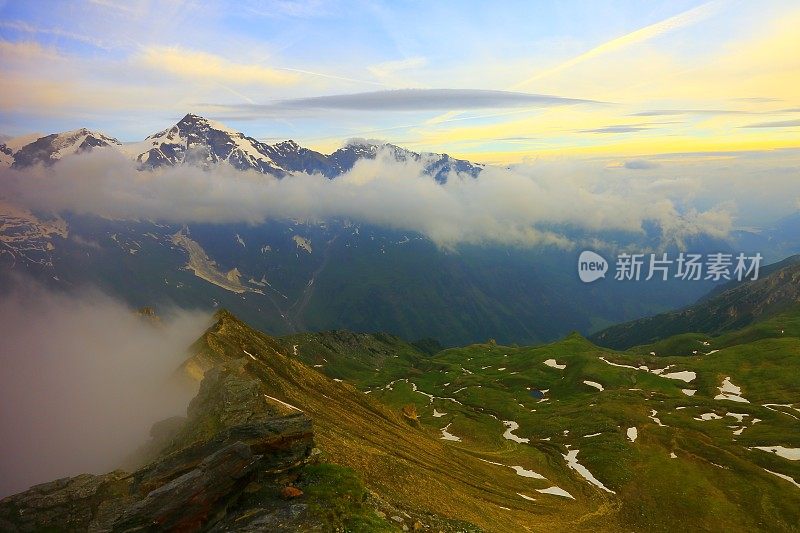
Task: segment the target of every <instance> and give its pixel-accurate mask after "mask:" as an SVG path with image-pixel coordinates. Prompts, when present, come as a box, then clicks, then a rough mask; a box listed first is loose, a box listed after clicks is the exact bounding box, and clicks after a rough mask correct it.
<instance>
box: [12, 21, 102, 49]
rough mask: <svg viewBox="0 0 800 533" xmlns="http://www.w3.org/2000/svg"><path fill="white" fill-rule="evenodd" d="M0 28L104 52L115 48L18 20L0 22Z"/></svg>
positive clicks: (75, 34) (53, 28)
mask: <svg viewBox="0 0 800 533" xmlns="http://www.w3.org/2000/svg"><path fill="white" fill-rule="evenodd" d="M0 28H5V29H8V30H14V31H18V32H20V33H27V34H31V35H35V34H42V35H53V36H55V37H61V38H64V39H69V40H71V41H76V42H79V43H83V44H88V45H91V46H94V47H96V48H101V49H104V50H110V49H112V48H114V47H115V46H117V44H116V43H112V42H111V41H107V40H105V39H100V38H97V37H94V36H91V35H84V34H81V33H76V32H73V31H69V30H65V29H62V28H55V27H51V28H45V27H42V26H34V25H32V24H28V23H27V22H22V21H19V20H3V21H0Z"/></svg>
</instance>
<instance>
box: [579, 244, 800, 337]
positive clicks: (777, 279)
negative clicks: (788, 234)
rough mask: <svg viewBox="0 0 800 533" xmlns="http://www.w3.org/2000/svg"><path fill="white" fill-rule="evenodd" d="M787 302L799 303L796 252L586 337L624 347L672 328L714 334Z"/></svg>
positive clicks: (784, 307)
mask: <svg viewBox="0 0 800 533" xmlns="http://www.w3.org/2000/svg"><path fill="white" fill-rule="evenodd" d="M763 274H766V275H763ZM793 306H800V255H794V256H791V257H788V258H786V259H784V260H783V261H780V262H778V263H775V264H773V265H768V266H767V267H765V268H764V269H763V270H762V276H760V277H759V279H757V280H752V281H745V282H729V283H727V284H725V285H722V286H720V287H716V288H714V289H712V291H711V292H709V293H708V294H707V295H705V296H703V297H701V298H700V299H699V300H698V301H697V302H695V303H694V304H692V305H690V306H688V307H685V308H683V309H679V310H677V311H670V312H667V313H661V314H658V315H654V316H650V317H645V318H641V319H638V320H633V321H630V322H626V323H623V324H617V325H614V326H611V327H610V328H607V329H604V330H602V331H600V332H597V333H595V334H594V335H592V336H591V337H590V339H591V340H592V341H593V342H596V343H597V344H600V345H602V346H608V347H610V348H615V349H627V348H631V347H633V346H635V345H648V344H651V343H655V342H657V341H659V340H662V339H664V338H666V337H670V336H672V335H676V334H678V333H702V334H706V335H719V334H721V333H724V332H726V331H731V330H734V329H740V328H743V327H745V326H748V325H750V324H753V323H755V322H758V321H760V320H763V319H766V318H769V317H771V316H773V315H775V314H777V313H780V312H782V311H785V310H787V309H790V308H792V307H793Z"/></svg>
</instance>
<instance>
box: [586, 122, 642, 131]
mask: <svg viewBox="0 0 800 533" xmlns="http://www.w3.org/2000/svg"><path fill="white" fill-rule="evenodd" d="M649 129H652V128H650V127H649V126H640V125H635V124H618V125H616V126H605V127H602V128H595V129H590V130H580V132H581V133H634V132H637V131H644V130H649Z"/></svg>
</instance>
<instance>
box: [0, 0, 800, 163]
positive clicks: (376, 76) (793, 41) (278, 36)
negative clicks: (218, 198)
mask: <svg viewBox="0 0 800 533" xmlns="http://www.w3.org/2000/svg"><path fill="white" fill-rule="evenodd" d="M798 23H800V5H798V4H797V3H796V2H791V1H768V2H746V1H743V0H713V1H711V2H697V1H671V2H621V1H581V2H563V1H561V2H545V1H539V2H500V3H491V4H490V3H486V2H391V3H390V2H318V1H279V2H230V3H228V2H191V1H186V2H181V1H174V2H165V1H161V2H149V1H141V2H136V1H132V2H122V1H118V0H94V1H83V2H46V1H40V2H12V1H7V2H0V65H1V66H0V68H2V71H3V74H4V75H3V77H2V80H0V132H3V133H7V134H11V135H18V134H23V133H26V132H31V131H38V132H43V133H48V132H52V131H61V130H68V129H75V128H77V127H81V126H87V127H90V128H95V129H100V130H102V131H104V132H106V133H108V134H110V135H112V136H115V137H118V138H119V139H121V140H123V141H132V140H140V139H142V138H143V137H144V136H146V135H148V134H150V133H152V132H154V131H156V130H159V129H163V128H166V127H167V126H169V125H170V124H172V123H174V122H175V121H176V120H178V119H179V118H180V117H181V116H182V115H184V114H185V113H187V112H190V111H191V112H195V113H198V114H202V115H204V116H208V117H209V118H215V119H217V120H221V121H223V122H225V123H227V124H229V125H230V126H232V127H234V128H236V129H239V130H242V131H244V132H246V133H248V134H249V135H252V136H255V137H257V138H260V139H267V140H276V139H286V138H293V139H295V140H297V141H299V142H301V143H303V144H305V145H308V146H312V147H315V148H318V149H320V150H322V151H330V150H332V149H335V148H336V147H337V146H338V145H339V144H341V142H342V141H343V140H345V139H347V138H351V137H374V138H381V139H385V140H388V141H391V142H395V143H397V144H402V145H406V146H408V147H410V148H413V149H419V150H431V151H447V152H449V153H453V154H456V155H462V156H465V157H470V158H472V159H476V160H482V161H489V162H514V161H520V160H525V159H529V158H538V157H599V156H602V157H612V156H652V155H654V154H655V155H659V154H660V155H662V156H663V155H664V154H672V153H685V152H696V153H704V152H710V151H729V152H737V151H740V152H741V151H753V150H775V149H783V148H794V147H797V146H798V145H800V134H799V133H798V130H800V128H799V127H797V126H796V124H797V122H796V121H797V119H800V60H799V59H798V57H797V55H798V54H797V53H796V50H798V49H800V37H798V36H797V35H798V32H797V31H796V27H797V24H798ZM408 89H415V90H417V92H415V93H414V94H413V95H412V96H409V94H408V91H399V92H398V91H397V90H408ZM441 89H446V90H447V91H448V92H445V93H441V92H439V93H436V92H426V91H429V90H441ZM480 90H483V91H493V92H491V93H482V95H481V96H480V98H478V99H477V101H476V100H475V98H473V97H474V95H475V93H474V92H470V91H480ZM361 93H372V94H370V95H367V96H360V94H361ZM542 94H544V95H549V96H552V97H554V98H553V99H551V100H546V99H538V100H537V99H536V98H528V99H527V100H526V98H527V97H529V96H530V95H542ZM333 95H346V97H345V98H346V101H347V102H350V103H348V104H347V106H345V107H342V105H341V101H342V99H341V97H340V98H339V99H338V100H332V99H325V98H322V99H320V98H318V97H329V96H333ZM576 99H577V100H580V102H577V103H576V102H575V101H574V100H576ZM366 102H371V104H369V105H367V104H366ZM360 103H363V104H360ZM754 125H758V126H759V127H757V128H756V127H749V126H754Z"/></svg>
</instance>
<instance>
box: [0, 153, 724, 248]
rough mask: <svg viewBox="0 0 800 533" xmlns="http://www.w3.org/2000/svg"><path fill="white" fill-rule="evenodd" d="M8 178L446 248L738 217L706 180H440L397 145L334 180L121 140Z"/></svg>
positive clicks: (568, 170) (54, 207) (555, 175)
mask: <svg viewBox="0 0 800 533" xmlns="http://www.w3.org/2000/svg"><path fill="white" fill-rule="evenodd" d="M0 184H2V188H1V189H0V190H3V191H5V196H6V197H8V198H9V199H11V200H12V201H14V202H18V203H22V204H24V205H25V206H26V207H29V208H31V209H33V210H34V211H37V210H38V211H56V212H63V211H72V212H77V213H89V214H95V215H99V216H105V217H112V218H146V219H157V220H164V221H171V222H182V223H189V222H199V221H203V222H251V223H259V222H261V221H263V220H265V219H285V218H304V219H314V220H327V219H333V218H337V219H350V220H356V221H361V222H366V223H372V224H377V225H381V226H386V227H392V228H397V229H403V230H409V231H416V232H419V233H422V234H424V235H427V236H428V237H429V238H431V239H432V240H433V241H435V242H436V243H438V244H439V245H441V246H453V245H456V244H458V243H465V242H468V243H483V242H497V243H504V244H511V245H522V246H527V245H537V244H543V243H549V244H556V245H561V246H569V245H570V242H569V240H568V239H567V238H566V237H565V236H564V235H561V234H559V233H558V232H557V231H555V230H553V229H550V228H554V227H568V228H573V229H577V230H583V231H584V232H600V231H614V230H625V231H631V232H641V231H642V227H643V224H644V223H645V222H646V221H652V222H656V223H657V224H658V225H659V226H660V227H661V228H662V231H663V232H664V235H665V236H666V237H667V238H670V239H676V240H679V239H680V238H681V237H682V236H685V235H692V234H697V233H700V232H703V233H708V234H712V235H716V236H724V235H725V234H726V233H727V232H728V231H729V229H730V228H731V224H732V218H731V209H730V208H731V206H730V205H720V202H715V203H711V204H710V205H709V206H708V207H706V208H705V209H699V208H697V207H695V206H694V205H693V204H692V202H691V201H692V199H693V198H695V197H697V196H698V195H700V194H701V193H702V191H699V190H698V182H697V181H696V180H691V179H686V178H674V177H669V176H666V175H665V176H661V177H659V179H653V177H652V176H647V177H644V176H642V174H641V173H639V172H625V173H620V171H619V170H608V171H605V170H604V168H603V166H602V165H597V164H593V165H592V164H588V163H584V164H581V163H574V162H573V163H566V162H558V161H551V162H539V163H534V164H530V165H518V166H515V167H512V168H507V169H504V168H499V167H487V168H486V169H485V170H484V171H483V172H482V173H481V175H480V177H479V178H478V179H473V178H472V177H469V176H455V175H451V176H450V179H449V180H448V182H447V183H446V184H445V185H439V184H438V183H436V182H435V181H434V180H433V179H432V178H431V177H430V176H428V175H425V174H424V173H423V163H417V162H410V161H406V162H397V161H395V160H394V159H393V158H392V156H391V154H390V153H389V152H382V153H381V154H380V155H379V157H378V158H376V159H375V160H360V161H359V162H358V163H357V164H356V165H355V167H354V168H353V169H352V170H351V171H350V172H347V173H346V174H344V175H342V176H340V177H338V178H336V179H334V180H329V179H327V178H325V177H323V176H320V175H305V174H301V175H295V176H291V177H287V178H284V179H276V178H272V177H269V176H265V175H262V174H257V173H255V172H240V171H237V170H235V169H233V168H232V167H230V166H229V165H227V164H223V165H220V166H215V167H212V168H211V169H209V170H205V171H204V170H201V169H199V168H196V167H193V166H179V167H171V168H166V169H160V170H156V171H153V172H150V171H138V170H137V169H136V168H135V165H134V163H133V162H131V161H130V160H128V159H127V158H125V157H123V156H122V155H120V154H118V153H115V152H114V151H112V150H95V151H93V152H92V153H88V154H81V155H76V156H69V157H65V158H64V159H63V160H61V161H60V162H58V163H57V164H56V165H55V166H53V167H51V168H43V167H36V168H32V169H26V170H24V171H15V170H11V169H5V170H3V171H2V172H0Z"/></svg>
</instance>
